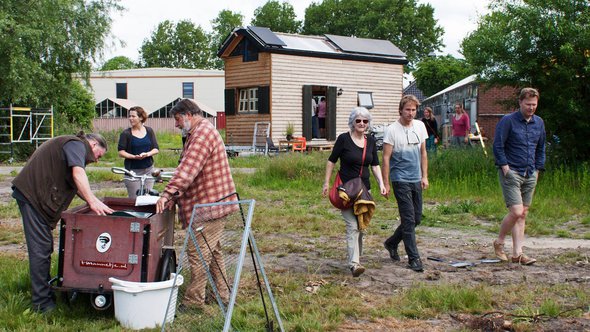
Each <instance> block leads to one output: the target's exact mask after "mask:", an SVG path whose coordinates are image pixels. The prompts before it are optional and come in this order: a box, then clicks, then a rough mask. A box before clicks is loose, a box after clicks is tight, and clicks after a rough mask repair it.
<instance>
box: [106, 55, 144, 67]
mask: <svg viewBox="0 0 590 332" xmlns="http://www.w3.org/2000/svg"><path fill="white" fill-rule="evenodd" d="M133 68H137V65H136V64H135V63H133V61H131V59H129V58H128V57H126V56H122V55H120V56H116V57H114V58H111V59H109V60H107V61H106V62H105V63H104V65H102V67H100V70H101V71H105V70H120V69H133Z"/></svg>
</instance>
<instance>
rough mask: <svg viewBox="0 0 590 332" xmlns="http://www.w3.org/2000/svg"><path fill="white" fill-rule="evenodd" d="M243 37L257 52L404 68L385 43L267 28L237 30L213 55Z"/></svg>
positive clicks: (396, 52) (403, 56) (394, 49)
mask: <svg viewBox="0 0 590 332" xmlns="http://www.w3.org/2000/svg"><path fill="white" fill-rule="evenodd" d="M239 36H244V38H248V39H249V40H250V41H251V42H254V44H255V45H256V47H257V48H258V49H259V50H260V51H261V52H271V53H285V54H294V55H302V56H312V57H323V58H338V59H348V60H361V61H374V62H384V63H394V64H402V65H405V64H407V63H408V60H407V59H406V54H405V53H404V52H402V51H401V50H400V49H399V48H398V47H397V46H395V45H394V44H393V43H391V42H390V41H389V40H379V39H367V38H356V37H346V36H336V35H325V36H307V35H296V34H287V33H278V32H276V33H275V32H272V31H271V30H270V29H269V28H264V27H253V26H249V27H247V28H237V29H235V30H234V31H233V32H232V33H231V34H230V35H229V36H228V38H226V40H225V41H224V43H223V45H221V47H220V48H219V51H218V52H217V55H218V56H221V55H222V54H223V53H225V51H226V50H227V48H228V47H229V45H230V44H231V42H232V41H233V40H234V39H235V38H238V37H239Z"/></svg>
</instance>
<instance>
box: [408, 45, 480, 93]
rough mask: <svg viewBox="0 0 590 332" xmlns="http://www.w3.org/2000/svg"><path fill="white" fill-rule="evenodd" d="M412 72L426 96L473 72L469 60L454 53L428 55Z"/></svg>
mask: <svg viewBox="0 0 590 332" xmlns="http://www.w3.org/2000/svg"><path fill="white" fill-rule="evenodd" d="M416 67H417V68H416V70H414V71H413V72H412V74H413V75H414V78H416V84H417V85H418V88H419V89H420V90H422V92H423V93H424V95H425V96H431V95H433V94H435V93H437V92H439V91H440V90H442V89H444V88H446V87H448V86H449V85H452V84H453V83H456V82H458V81H460V80H462V79H464V78H465V77H467V76H469V75H471V74H473V71H472V70H471V69H470V68H469V66H468V64H467V61H465V60H463V59H457V58H454V57H453V56H452V55H446V56H439V57H428V58H425V59H423V60H422V61H420V62H419V63H418V64H417V66H416Z"/></svg>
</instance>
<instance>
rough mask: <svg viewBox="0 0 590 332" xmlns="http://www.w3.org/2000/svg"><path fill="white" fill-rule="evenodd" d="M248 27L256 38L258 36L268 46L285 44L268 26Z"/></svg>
mask: <svg viewBox="0 0 590 332" xmlns="http://www.w3.org/2000/svg"><path fill="white" fill-rule="evenodd" d="M248 29H249V30H250V31H252V32H253V33H254V34H255V35H256V36H257V37H258V38H260V39H261V40H262V41H263V42H264V43H265V44H266V45H269V46H287V44H285V43H284V42H283V41H282V40H281V39H280V38H279V37H278V36H277V35H275V34H274V32H272V31H270V29H269V28H264V27H253V26H249V27H248Z"/></svg>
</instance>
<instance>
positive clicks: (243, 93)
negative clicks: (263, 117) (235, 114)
mask: <svg viewBox="0 0 590 332" xmlns="http://www.w3.org/2000/svg"><path fill="white" fill-rule="evenodd" d="M239 112H240V113H258V88H247V89H241V90H240V108H239Z"/></svg>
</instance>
